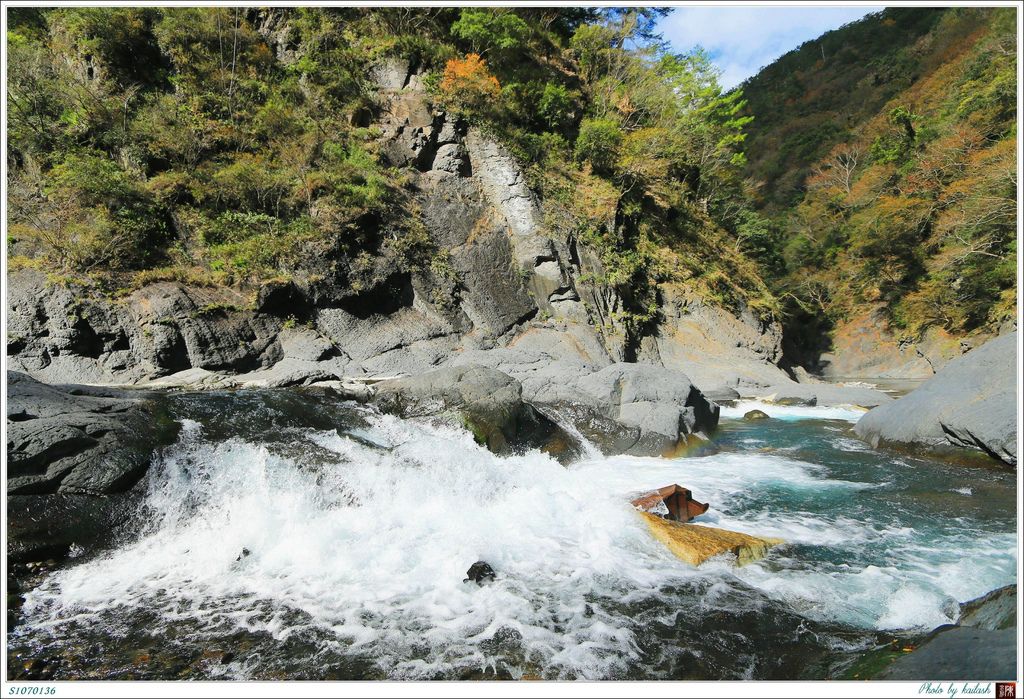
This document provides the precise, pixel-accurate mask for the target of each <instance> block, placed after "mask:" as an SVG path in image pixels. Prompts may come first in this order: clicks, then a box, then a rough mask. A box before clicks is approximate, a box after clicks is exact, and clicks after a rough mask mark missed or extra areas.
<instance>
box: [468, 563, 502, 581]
mask: <svg viewBox="0 0 1024 699" xmlns="http://www.w3.org/2000/svg"><path fill="white" fill-rule="evenodd" d="M494 578H495V573H494V568H492V567H491V566H490V564H489V563H487V562H486V561H477V562H476V563H474V564H473V565H471V566H470V567H469V570H467V571H466V579H465V580H463V581H462V582H475V583H476V584H477V585H483V584H484V583H488V582H491V581H492V580H494Z"/></svg>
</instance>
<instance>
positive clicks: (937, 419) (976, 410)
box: [854, 332, 1018, 466]
mask: <svg viewBox="0 0 1024 699" xmlns="http://www.w3.org/2000/svg"><path fill="white" fill-rule="evenodd" d="M1017 360H1018V358H1017V333H1016V332H1013V333H1009V334H1007V335H1003V336H1002V337H998V338H996V339H995V340H992V341H990V342H988V343H986V344H985V345H982V346H981V347H979V348H978V349H976V350H972V351H971V352H969V353H968V354H966V355H964V356H962V357H959V358H958V359H955V360H953V361H952V362H950V363H949V364H947V365H946V366H945V367H944V368H943V369H942V370H940V371H939V373H938V374H936V375H935V376H934V377H933V378H931V379H929V380H928V381H926V382H925V383H924V384H922V385H921V386H920V387H919V388H918V389H916V390H914V391H912V392H911V393H908V394H907V395H906V396H903V397H902V398H900V399H899V400H897V401H895V402H893V403H890V404H888V405H885V406H881V407H878V408H875V409H874V410H872V411H870V412H868V413H867V414H866V415H864V417H862V418H861V419H860V421H859V422H858V423H857V425H856V427H855V428H854V430H855V432H856V433H857V435H858V436H860V437H861V439H864V440H865V441H867V442H869V443H870V444H871V445H872V446H873V447H876V448H877V447H881V446H886V445H894V446H904V447H906V446H918V447H925V448H929V449H939V450H942V449H949V448H952V447H965V448H969V449H976V450H980V451H983V452H985V453H986V454H988V455H989V456H991V457H992V458H994V459H998V460H999V461H1002V462H1003V463H1005V464H1008V465H1010V466H1016V465H1017V395H1016V390H1017Z"/></svg>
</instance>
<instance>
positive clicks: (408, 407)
mask: <svg viewBox="0 0 1024 699" xmlns="http://www.w3.org/2000/svg"><path fill="white" fill-rule="evenodd" d="M372 402H373V404H374V405H375V406H377V407H378V408H380V409H381V410H383V411H384V412H389V413H394V414H396V415H400V416H401V417H427V416H437V415H443V414H445V413H454V415H455V416H456V417H457V420H458V421H459V422H461V423H462V424H463V425H465V426H466V427H467V428H468V429H469V430H470V431H472V433H473V435H474V437H475V438H476V439H477V441H478V442H480V443H481V444H483V445H485V446H487V448H488V449H490V450H491V451H493V452H496V453H507V452H509V451H513V450H515V449H523V448H540V449H545V450H548V451H552V452H555V453H557V454H558V455H560V456H561V455H564V454H565V452H566V451H571V452H572V453H573V454H575V453H577V450H578V448H579V445H578V444H576V443H575V440H573V439H572V438H571V437H570V436H569V435H567V434H565V432H564V431H563V430H562V429H561V428H560V427H559V426H558V425H557V424H556V423H554V422H553V421H552V420H550V419H549V418H548V417H547V416H545V415H544V414H543V413H541V412H540V411H539V410H537V409H536V408H535V407H534V406H533V405H531V404H529V403H527V402H525V401H524V400H523V389H522V386H521V385H520V383H519V382H518V381H516V380H515V379H513V378H512V377H510V376H508V375H506V374H503V373H502V372H500V371H497V370H495V369H490V368H487V367H480V366H472V365H471V366H462V367H452V368H448V369H438V370H436V371H432V372H428V373H426V374H422V375H419V376H413V377H410V378H405V379H394V380H391V381H384V382H382V383H380V384H378V385H377V387H376V391H375V394H374V397H373V399H372Z"/></svg>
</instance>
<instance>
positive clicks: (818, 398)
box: [740, 379, 893, 408]
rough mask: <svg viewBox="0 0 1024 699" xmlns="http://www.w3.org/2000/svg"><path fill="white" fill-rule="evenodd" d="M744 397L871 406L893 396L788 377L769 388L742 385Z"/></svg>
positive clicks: (778, 402)
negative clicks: (800, 381)
mask: <svg viewBox="0 0 1024 699" xmlns="http://www.w3.org/2000/svg"><path fill="white" fill-rule="evenodd" d="M740 394H741V395H742V396H743V397H744V398H755V399H757V400H763V401H764V402H766V403H775V404H776V405H797V406H808V407H809V406H819V407H823V406H833V405H855V406H863V407H867V408H872V407H874V406H876V405H882V404H884V403H891V402H892V400H893V399H892V397H891V396H889V395H887V394H885V393H883V392H882V391H878V390H875V389H874V388H867V387H864V386H843V385H837V384H829V383H810V384H802V383H797V382H795V381H791V380H788V379H787V380H786V381H784V382H782V383H778V384H773V385H771V386H766V387H750V386H740Z"/></svg>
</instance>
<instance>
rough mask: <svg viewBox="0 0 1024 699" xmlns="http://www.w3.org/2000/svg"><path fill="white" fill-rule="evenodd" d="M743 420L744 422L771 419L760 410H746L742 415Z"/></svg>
mask: <svg viewBox="0 0 1024 699" xmlns="http://www.w3.org/2000/svg"><path fill="white" fill-rule="evenodd" d="M743 419H744V420H770V419H771V417H769V415H768V413H765V412H762V411H760V410H748V411H747V412H745V413H743Z"/></svg>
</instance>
